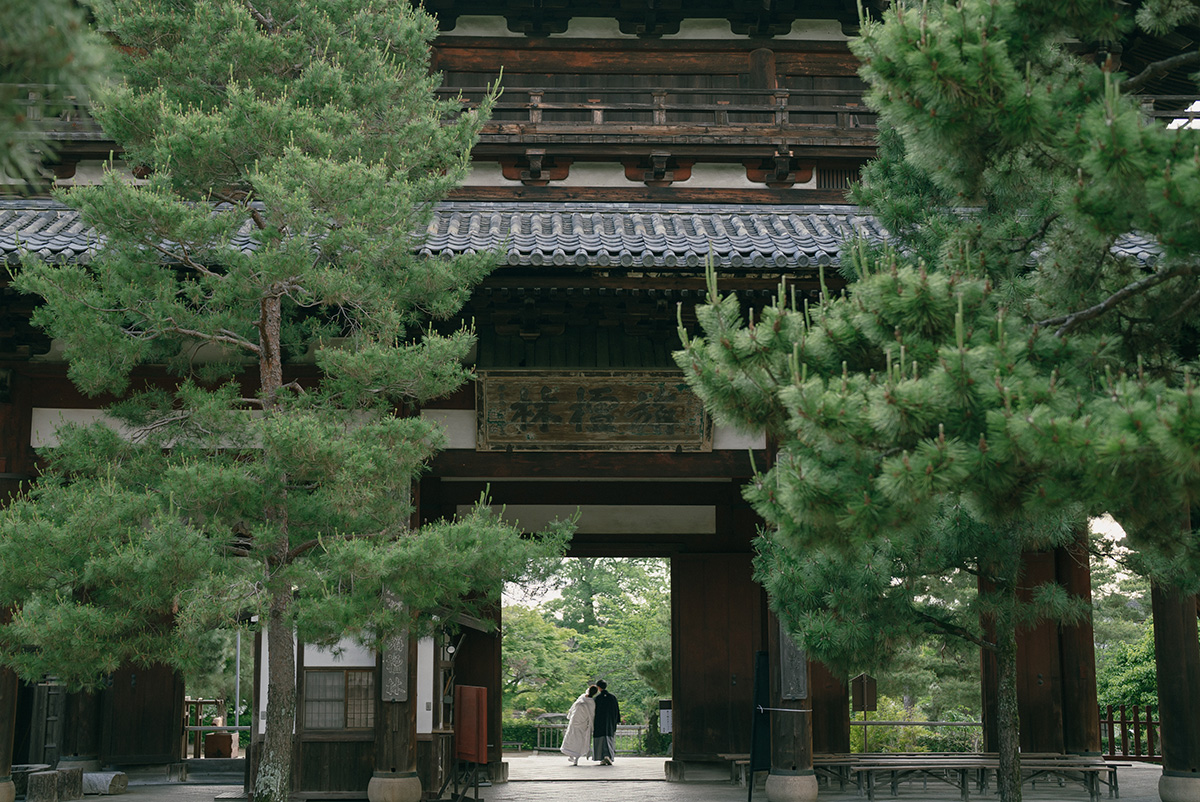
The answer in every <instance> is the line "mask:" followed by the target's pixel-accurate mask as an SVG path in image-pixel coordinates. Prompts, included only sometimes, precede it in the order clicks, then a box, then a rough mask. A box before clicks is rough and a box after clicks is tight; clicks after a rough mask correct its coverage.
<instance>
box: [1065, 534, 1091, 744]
mask: <svg viewBox="0 0 1200 802" xmlns="http://www.w3.org/2000/svg"><path fill="white" fill-rule="evenodd" d="M1087 537H1088V535H1087V530H1086V528H1082V529H1081V530H1080V532H1079V533H1078V534H1077V536H1076V538H1075V540H1074V542H1072V543H1071V544H1070V545H1067V546H1063V547H1060V548H1058V549H1056V550H1055V553H1054V559H1055V574H1056V578H1057V580H1058V584H1060V585H1062V586H1063V588H1064V589H1065V590H1066V591H1067V593H1069V594H1070V595H1071V596H1072V597H1074V598H1077V599H1081V600H1082V601H1084V602H1086V603H1087V605H1088V614H1087V617H1086V618H1085V619H1084V620H1082V621H1080V622H1078V623H1076V624H1063V625H1062V626H1061V627H1059V641H1058V646H1059V655H1060V661H1061V662H1060V665H1061V669H1062V705H1063V748H1064V749H1065V750H1066V751H1067V753H1069V754H1076V755H1091V756H1096V755H1099V754H1100V703H1099V699H1098V698H1097V696H1096V647H1095V642H1094V636H1093V633H1092V613H1091V604H1092V570H1091V561H1090V559H1089V555H1088V548H1087Z"/></svg>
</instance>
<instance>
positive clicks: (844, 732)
mask: <svg viewBox="0 0 1200 802" xmlns="http://www.w3.org/2000/svg"><path fill="white" fill-rule="evenodd" d="M808 698H809V701H810V704H809V705H808V706H809V707H811V708H812V711H813V712H812V741H813V753H814V754H818V755H819V754H844V753H846V752H849V751H850V712H849V711H850V688H849V686H847V684H846V682H845V680H843V679H842V678H841V677H839V676H837V675H835V674H834V673H833V672H831V671H830V670H829V669H828V668H827V667H826V666H825V664H824V663H819V662H817V661H815V660H811V661H809V664H808ZM863 729H864V730H866V729H868V728H867V727H863Z"/></svg>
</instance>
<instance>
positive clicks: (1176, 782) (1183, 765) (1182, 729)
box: [1150, 584, 1200, 802]
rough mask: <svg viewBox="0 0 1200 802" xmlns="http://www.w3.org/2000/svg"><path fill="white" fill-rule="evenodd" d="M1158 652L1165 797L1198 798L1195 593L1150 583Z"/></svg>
mask: <svg viewBox="0 0 1200 802" xmlns="http://www.w3.org/2000/svg"><path fill="white" fill-rule="evenodd" d="M1150 598H1151V605H1152V608H1153V611H1154V654H1155V664H1156V667H1157V670H1158V703H1159V714H1158V715H1159V721H1160V726H1161V727H1162V756H1163V776H1162V779H1160V780H1159V783H1158V793H1159V796H1160V797H1161V798H1162V800H1163V802H1187V801H1188V800H1196V799H1200V644H1198V643H1197V633H1196V597H1195V596H1194V595H1193V596H1184V595H1183V594H1182V593H1180V592H1179V591H1178V590H1176V589H1175V588H1171V587H1164V586H1162V585H1159V584H1154V585H1152V586H1151V591H1150Z"/></svg>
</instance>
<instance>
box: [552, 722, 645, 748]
mask: <svg viewBox="0 0 1200 802" xmlns="http://www.w3.org/2000/svg"><path fill="white" fill-rule="evenodd" d="M646 729H647V727H646V725H644V724H618V725H617V754H618V755H640V754H642V753H643V746H644V744H645V734H646ZM566 731H567V725H566V724H551V723H539V724H538V725H537V751H539V752H557V751H558V749H559V747H561V746H562V742H563V735H564V734H565V733H566Z"/></svg>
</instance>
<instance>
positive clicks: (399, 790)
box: [367, 772, 421, 802]
mask: <svg viewBox="0 0 1200 802" xmlns="http://www.w3.org/2000/svg"><path fill="white" fill-rule="evenodd" d="M367 800H368V802H421V780H420V778H419V777H417V775H416V773H415V772H414V773H413V774H412V775H411V776H396V775H391V776H379V775H378V774H377V775H375V776H374V777H372V778H371V782H369V783H367Z"/></svg>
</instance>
